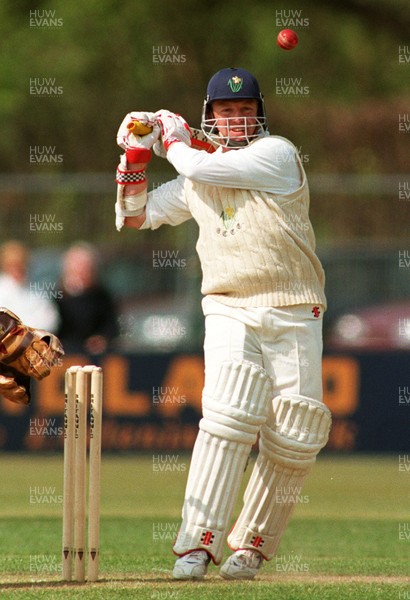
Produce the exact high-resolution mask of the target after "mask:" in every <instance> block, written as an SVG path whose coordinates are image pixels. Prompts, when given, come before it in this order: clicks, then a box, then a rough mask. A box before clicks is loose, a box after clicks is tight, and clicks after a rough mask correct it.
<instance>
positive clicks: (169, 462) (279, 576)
mask: <svg viewBox="0 0 410 600" xmlns="http://www.w3.org/2000/svg"><path fill="white" fill-rule="evenodd" d="M158 465H159V466H158ZM164 465H165V466H164ZM188 466H189V456H186V455H175V454H174V455H165V454H162V455H159V454H154V455H141V454H133V455H126V456H112V455H110V456H104V457H103V464H102V493H101V556H100V580H99V581H98V582H97V583H95V584H77V583H63V582H62V581H61V513H62V504H61V501H62V478H63V461H62V456H60V455H58V456H55V455H53V456H44V455H41V456H39V455H33V454H32V455H28V454H24V455H8V454H3V455H1V456H0V481H1V491H0V495H1V500H0V595H4V597H5V598H7V599H9V598H10V599H14V598H33V599H34V598H36V599H38V598H48V599H60V598H68V599H81V600H89V599H101V600H105V599H109V600H111V599H113V600H115V599H117V598H118V599H120V598H124V599H125V598H138V599H157V600H159V599H166V600H218V599H223V600H231V599H232V600H233V599H235V600H308V599H309V600H312V599H313V600H345V599H346V600H347V599H348V600H373V599H380V600H390V599H391V600H393V599H394V600H400V599H410V567H409V549H410V514H409V504H408V503H409V497H410V474H409V473H408V472H403V471H401V470H399V457H398V456H397V455H391V456H364V457H357V456H347V457H341V456H335V455H325V454H323V455H322V456H320V457H319V459H318V462H317V464H316V466H315V468H314V470H313V471H312V473H311V474H310V476H309V478H308V480H307V483H306V485H305V487H304V489H303V491H302V494H303V495H302V496H300V498H298V501H297V504H296V509H295V513H294V516H293V519H292V521H291V523H290V525H289V527H288V529H287V531H286V534H285V537H284V539H283V541H282V544H281V547H280V548H279V552H278V555H277V557H276V558H275V559H273V560H272V561H270V562H269V563H266V564H265V565H264V568H263V570H262V571H261V573H260V575H259V576H258V578H257V579H256V580H255V581H253V582H226V581H224V580H223V579H221V578H220V577H219V575H218V569H217V568H216V567H215V566H211V567H210V570H209V575H208V577H207V579H206V580H205V581H203V582H200V583H191V582H178V581H174V580H173V579H172V577H171V570H172V567H173V563H174V559H175V557H174V556H173V554H172V541H173V539H174V537H175V534H176V531H177V529H178V526H179V516H180V510H181V505H182V498H183V492H184V486H185V481H186V477H187V473H188ZM251 466H252V465H250V466H249V467H248V470H247V474H246V476H245V479H244V485H245V483H246V480H247V478H248V477H249V474H250V471H251ZM244 485H243V487H244ZM239 506H240V502H239V501H238V506H237V509H238V508H239ZM228 553H229V551H228V549H227V551H226V556H228Z"/></svg>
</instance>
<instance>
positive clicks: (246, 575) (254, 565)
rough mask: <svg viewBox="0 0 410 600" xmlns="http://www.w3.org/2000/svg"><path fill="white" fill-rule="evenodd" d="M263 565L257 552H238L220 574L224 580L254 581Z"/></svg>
mask: <svg viewBox="0 0 410 600" xmlns="http://www.w3.org/2000/svg"><path fill="white" fill-rule="evenodd" d="M262 563H263V556H262V554H260V553H259V552H257V551H256V550H237V551H236V552H234V553H233V554H232V555H231V556H230V557H229V558H228V560H227V561H226V562H225V564H224V565H222V567H221V569H220V571H219V574H220V575H221V577H223V578H224V579H253V578H254V577H255V575H256V573H257V572H258V571H259V569H260V568H261V566H262Z"/></svg>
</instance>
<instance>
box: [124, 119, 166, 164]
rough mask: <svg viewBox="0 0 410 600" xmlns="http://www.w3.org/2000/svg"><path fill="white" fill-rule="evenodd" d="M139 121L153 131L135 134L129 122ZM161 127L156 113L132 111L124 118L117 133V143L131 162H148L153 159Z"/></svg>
mask: <svg viewBox="0 0 410 600" xmlns="http://www.w3.org/2000/svg"><path fill="white" fill-rule="evenodd" d="M134 121H138V122H139V123H141V124H142V125H145V126H147V127H150V128H152V131H151V133H147V134H146V135H135V134H134V133H133V132H132V131H130V129H129V127H128V126H129V124H130V123H133V122H134ZM160 133H161V129H160V127H159V125H158V124H157V122H156V118H155V113H150V112H130V113H128V114H127V116H126V117H125V118H124V120H123V122H122V123H121V125H120V127H119V129H118V133H117V144H118V145H119V146H120V148H123V149H124V150H125V153H126V157H127V162H129V163H148V162H149V161H150V160H151V156H152V154H151V148H152V146H153V145H154V144H155V142H156V141H157V140H158V138H159V136H160Z"/></svg>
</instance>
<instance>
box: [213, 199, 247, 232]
mask: <svg viewBox="0 0 410 600" xmlns="http://www.w3.org/2000/svg"><path fill="white" fill-rule="evenodd" d="M219 221H220V223H221V226H220V227H218V228H217V230H216V233H217V234H219V235H223V236H224V237H226V236H227V235H235V233H236V232H237V231H238V230H239V229H240V228H241V225H240V223H238V221H237V219H236V210H235V209H234V208H232V206H227V207H226V208H225V209H224V210H223V211H222V212H221V214H220V216H219Z"/></svg>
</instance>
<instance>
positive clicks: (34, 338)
mask: <svg viewBox="0 0 410 600" xmlns="http://www.w3.org/2000/svg"><path fill="white" fill-rule="evenodd" d="M63 354H64V351H63V348H62V346H61V343H60V340H59V339H58V338H57V337H56V336H55V335H53V334H52V333H49V332H47V331H43V330H40V329H33V328H32V327H27V326H26V325H24V324H23V323H22V322H21V319H20V318H19V317H18V316H17V315H15V314H14V313H13V312H11V310H8V309H7V308H3V307H0V395H2V396H3V397H4V398H6V399H7V400H10V401H11V402H15V403H16V404H29V403H30V381H31V379H32V378H34V379H37V380H41V379H44V377H47V376H48V375H49V374H50V371H51V368H52V367H53V366H54V365H56V363H57V361H58V360H59V359H60V358H61V357H62V356H63Z"/></svg>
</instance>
